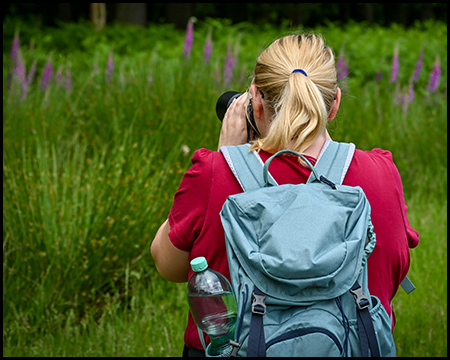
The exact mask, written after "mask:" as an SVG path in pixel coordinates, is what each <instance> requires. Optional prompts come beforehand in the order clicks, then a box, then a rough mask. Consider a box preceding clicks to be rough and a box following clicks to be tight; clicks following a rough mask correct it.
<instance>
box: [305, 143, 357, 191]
mask: <svg viewBox="0 0 450 360" xmlns="http://www.w3.org/2000/svg"><path fill="white" fill-rule="evenodd" d="M354 153H355V144H352V143H349V144H348V143H340V142H336V141H331V140H327V141H326V142H325V144H324V146H323V147H322V150H321V152H320V154H319V157H318V159H317V163H316V165H315V169H316V172H317V174H319V176H320V175H323V176H325V177H326V178H327V179H328V180H330V181H332V182H333V183H335V184H342V181H344V177H345V174H346V173H347V170H348V168H349V166H350V163H351V161H352V159H353V154H354ZM315 180H317V179H316V177H315V175H314V173H311V175H310V177H309V179H308V182H313V181H315Z"/></svg>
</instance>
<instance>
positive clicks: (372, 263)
mask: <svg viewBox="0 0 450 360" xmlns="http://www.w3.org/2000/svg"><path fill="white" fill-rule="evenodd" d="M260 156H261V158H262V160H263V161H266V160H267V159H268V158H269V157H270V156H271V154H269V153H266V152H264V151H261V152H260ZM307 158H308V160H310V162H311V163H312V164H313V165H315V162H316V159H314V158H312V157H307ZM297 159H298V158H297V156H295V155H292V156H291V155H287V156H280V157H276V158H275V159H274V160H273V161H272V162H271V164H270V173H271V174H272V176H273V177H274V178H275V180H276V181H277V183H278V184H280V185H281V184H286V183H291V184H299V183H306V181H307V180H308V177H309V175H310V173H311V170H310V169H309V168H308V167H304V166H302V165H301V164H300V163H299V162H298V160H297ZM192 164H193V165H192V167H191V168H190V169H189V170H188V171H187V172H186V174H185V175H184V177H183V180H182V182H181V184H180V187H179V189H178V191H177V193H176V194H175V198H174V203H173V206H172V209H171V211H170V214H169V224H170V229H171V231H170V233H169V238H170V240H171V241H172V243H173V244H174V246H175V247H177V248H178V249H180V250H183V251H189V252H190V257H189V260H192V259H194V258H196V257H197V256H204V257H206V259H207V260H208V264H209V267H210V268H211V269H214V270H217V271H219V272H221V273H222V274H224V275H225V276H226V277H227V278H228V279H230V272H229V269H228V261H227V256H226V249H225V238H224V231H223V227H222V223H221V221H220V215H219V213H220V211H221V210H222V206H223V203H224V202H225V200H226V199H227V197H228V196H229V195H232V194H237V193H240V192H242V189H241V187H240V185H239V183H238V182H237V180H236V178H235V177H234V175H233V173H232V172H231V170H230V169H229V167H228V165H227V163H226V161H225V159H224V157H223V155H222V154H221V153H219V152H217V151H210V150H206V149H200V150H197V151H196V152H195V153H194V155H193V157H192ZM343 183H344V185H350V186H357V185H358V186H361V187H362V189H363V190H364V192H365V194H366V196H367V198H368V200H369V202H370V205H371V208H372V210H371V218H372V223H373V226H374V231H375V234H376V239H377V242H376V246H375V249H374V250H373V252H372V254H371V255H370V256H369V260H368V276H369V290H370V293H371V294H372V295H376V296H377V297H378V298H379V299H380V300H381V303H382V304H383V306H384V307H385V309H386V311H387V312H388V314H390V315H391V316H392V318H393V325H394V323H395V318H394V314H393V310H392V304H391V300H392V299H393V298H394V296H395V294H396V292H397V289H398V287H399V285H400V283H401V282H402V280H403V279H404V277H405V276H406V274H407V272H408V269H409V265H410V253H409V248H414V247H416V246H417V244H418V243H419V234H418V233H417V231H415V230H414V229H412V228H411V226H410V224H409V221H408V218H407V215H406V211H407V206H406V205H405V199H404V194H403V185H402V182H401V178H400V174H399V172H398V170H397V168H396V166H395V164H394V162H393V160H392V154H391V153H390V152H389V151H385V150H381V149H374V150H372V151H361V150H358V149H357V150H356V151H355V154H354V157H353V160H352V162H351V164H350V167H349V169H348V172H347V175H346V176H345V179H344V182H343ZM192 274H193V272H192V270H191V271H190V273H189V278H190V277H191V276H192ZM184 341H185V344H186V345H187V346H188V347H195V348H198V349H202V345H201V343H200V340H199V337H198V332H197V328H196V325H195V323H194V321H193V319H192V316H191V314H190V312H189V317H188V325H187V329H186V332H185V336H184Z"/></svg>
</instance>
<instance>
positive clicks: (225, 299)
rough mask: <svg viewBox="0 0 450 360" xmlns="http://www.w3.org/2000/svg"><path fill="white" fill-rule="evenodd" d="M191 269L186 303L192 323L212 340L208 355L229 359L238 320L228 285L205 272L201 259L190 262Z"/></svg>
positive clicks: (221, 276)
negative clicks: (231, 342) (192, 273)
mask: <svg viewBox="0 0 450 360" xmlns="http://www.w3.org/2000/svg"><path fill="white" fill-rule="evenodd" d="M191 267H192V270H193V271H194V275H192V277H191V278H190V279H189V282H188V303H189V307H190V309H191V314H192V317H193V318H194V321H195V323H196V324H197V326H198V327H199V328H200V330H202V331H204V332H205V333H206V334H208V335H209V338H210V340H211V344H210V345H209V346H208V348H207V351H208V355H211V356H229V354H230V353H231V345H230V344H229V341H230V339H231V340H234V331H235V325H236V318H237V303H236V298H235V296H234V293H233V290H232V288H231V284H230V282H229V281H228V279H227V278H226V277H225V276H223V275H222V274H221V273H219V272H218V271H215V270H212V269H210V268H208V263H207V261H206V259H205V258H204V257H197V258H195V259H193V260H192V261H191Z"/></svg>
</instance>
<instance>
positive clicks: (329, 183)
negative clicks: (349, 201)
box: [319, 175, 337, 190]
mask: <svg viewBox="0 0 450 360" xmlns="http://www.w3.org/2000/svg"><path fill="white" fill-rule="evenodd" d="M319 180H320V181H321V182H323V183H324V184H327V185H328V186H330V187H331V188H332V189H334V190H337V186H336V184H335V183H333V182H331V181H330V180H328V179H327V178H326V177H324V176H322V175H320V178H319Z"/></svg>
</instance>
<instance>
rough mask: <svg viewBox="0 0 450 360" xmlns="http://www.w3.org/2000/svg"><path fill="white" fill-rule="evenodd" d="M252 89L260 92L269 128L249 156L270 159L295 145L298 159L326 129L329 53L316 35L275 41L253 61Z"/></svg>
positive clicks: (332, 75) (331, 70) (331, 77)
mask: <svg viewBox="0 0 450 360" xmlns="http://www.w3.org/2000/svg"><path fill="white" fill-rule="evenodd" d="M295 69H302V70H303V71H304V72H305V73H306V74H307V76H305V75H304V74H303V73H302V72H295V73H293V70H295ZM252 83H254V84H255V85H256V86H257V88H259V90H261V91H262V92H263V94H264V99H263V101H264V102H265V104H266V105H267V106H268V108H269V111H271V113H272V114H271V115H272V123H271V126H270V130H269V132H268V134H267V137H265V138H264V139H259V140H256V141H255V142H254V143H253V145H252V146H251V150H257V151H260V150H265V151H268V152H270V153H275V152H277V151H279V150H282V149H285V148H287V147H288V144H289V143H290V142H291V141H294V145H293V146H292V147H291V148H292V150H294V151H297V152H299V153H303V152H304V151H305V150H306V149H307V148H308V147H309V146H310V145H311V144H312V143H313V142H314V140H315V139H316V138H317V137H318V136H319V135H320V134H321V133H322V132H323V130H325V128H326V126H327V123H328V121H327V119H328V114H329V113H330V112H331V107H332V105H333V101H334V98H335V95H336V90H337V73H336V66H335V60H334V54H333V50H332V49H331V48H329V47H327V46H325V43H324V41H323V39H322V38H321V37H320V36H319V35H291V36H286V37H283V38H280V39H278V40H276V41H275V42H273V43H272V44H271V45H270V46H269V47H268V48H267V49H266V50H264V51H263V52H262V53H261V55H260V56H259V57H258V59H257V63H256V66H255V71H254V76H253V79H252Z"/></svg>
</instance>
